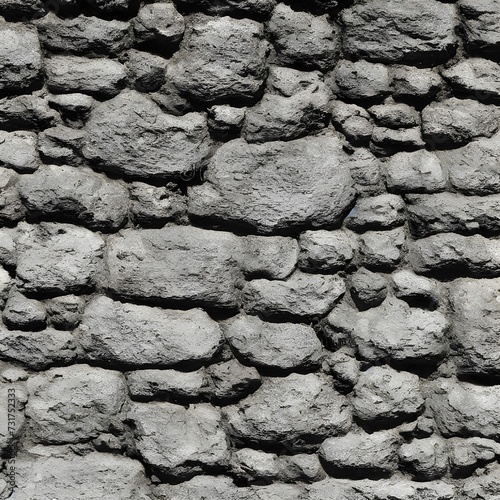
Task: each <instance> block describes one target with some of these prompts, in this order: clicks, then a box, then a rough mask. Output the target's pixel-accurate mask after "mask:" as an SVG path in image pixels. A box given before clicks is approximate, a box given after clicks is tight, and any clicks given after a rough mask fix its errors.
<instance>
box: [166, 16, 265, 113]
mask: <svg viewBox="0 0 500 500" xmlns="http://www.w3.org/2000/svg"><path fill="white" fill-rule="evenodd" d="M268 50H269V44H268V42H266V41H265V40H264V30H263V26H262V25H261V24H259V23H256V22H255V21H251V20H249V19H233V18H231V17H227V16H226V17H221V18H213V17H206V16H202V15H198V16H196V17H195V18H194V19H192V20H191V22H190V23H189V24H188V25H187V27H186V33H185V35H184V39H183V41H182V43H181V48H180V50H179V51H178V52H177V53H176V54H175V56H174V57H173V59H172V62H171V64H169V65H168V69H167V75H168V76H169V78H170V79H171V81H172V82H173V83H174V85H175V86H176V87H177V88H178V89H179V90H180V91H181V92H182V93H184V94H186V95H187V96H188V97H189V98H191V99H193V100H196V101H201V102H203V103H212V104H224V103H226V104H227V103H229V102H230V101H232V100H235V99H238V100H239V101H240V102H241V101H253V100H254V99H255V98H256V96H257V95H258V94H259V92H260V90H261V89H262V87H263V84H264V79H265V77H266V57H267V53H268Z"/></svg>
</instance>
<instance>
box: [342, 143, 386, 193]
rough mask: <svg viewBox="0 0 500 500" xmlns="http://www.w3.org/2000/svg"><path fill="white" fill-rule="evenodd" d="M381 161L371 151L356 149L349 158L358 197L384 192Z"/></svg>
mask: <svg viewBox="0 0 500 500" xmlns="http://www.w3.org/2000/svg"><path fill="white" fill-rule="evenodd" d="M381 165H382V164H381V160H380V159H379V158H378V157H376V156H375V155H374V154H373V153H372V152H371V151H369V150H368V149H364V148H356V149H355V150H354V151H353V153H352V155H351V156H350V158H349V167H350V170H351V175H352V178H353V180H354V183H355V184H354V187H355V188H356V191H357V192H358V193H359V194H360V195H365V196H374V195H378V194H382V193H384V192H385V191H386V188H385V184H384V181H383V177H382V168H381Z"/></svg>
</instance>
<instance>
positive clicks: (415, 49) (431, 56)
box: [341, 0, 457, 64]
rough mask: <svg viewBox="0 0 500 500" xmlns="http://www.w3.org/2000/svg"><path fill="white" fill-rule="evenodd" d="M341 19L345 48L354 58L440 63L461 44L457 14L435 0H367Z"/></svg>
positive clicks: (344, 14) (349, 10) (344, 13)
mask: <svg viewBox="0 0 500 500" xmlns="http://www.w3.org/2000/svg"><path fill="white" fill-rule="evenodd" d="M341 20H342V24H343V25H344V36H343V47H344V50H345V51H346V53H347V54H348V55H349V56H350V57H353V58H363V59H368V60H370V61H380V62H385V63H398V62H409V63H418V62H432V63H434V64H436V63H439V62H440V61H443V60H446V59H448V58H449V57H451V56H452V55H453V53H454V51H455V47H456V45H457V37H456V35H455V26H456V24H457V19H456V15H455V11H454V9H453V7H452V6H451V5H446V4H445V5H443V4H442V3H440V2H437V1H435V0H424V1H421V0H410V1H404V0H383V1H379V0H363V1H362V2H360V3H358V4H356V5H354V6H353V7H351V8H348V9H345V10H344V11H343V12H342V14H341Z"/></svg>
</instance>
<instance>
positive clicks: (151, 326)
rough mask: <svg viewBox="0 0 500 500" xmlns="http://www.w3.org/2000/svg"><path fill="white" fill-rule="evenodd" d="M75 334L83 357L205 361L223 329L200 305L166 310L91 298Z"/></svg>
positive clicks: (133, 362) (162, 363) (155, 362)
mask: <svg viewBox="0 0 500 500" xmlns="http://www.w3.org/2000/svg"><path fill="white" fill-rule="evenodd" d="M75 336H76V338H77V340H78V342H79V343H80V345H81V346H82V348H83V350H84V352H85V356H86V358H87V359H89V360H92V361H100V362H103V363H106V362H108V363H109V362H114V363H119V364H125V365H128V366H141V365H149V366H155V367H167V366H174V365H177V364H179V363H183V362H184V363H188V362H189V363H204V362H208V361H210V360H211V359H212V358H213V357H214V355H215V354H216V353H217V351H218V350H219V347H220V344H221V342H222V333H221V331H220V329H219V327H218V325H217V323H216V322H215V321H213V320H212V319H210V317H209V316H208V315H207V314H206V313H205V312H204V311H202V310H201V309H192V310H189V311H177V310H167V309H159V308H151V307H147V306H139V305H135V304H125V303H122V302H116V301H113V300H111V299H109V298H107V297H103V296H101V297H97V298H95V299H94V300H92V301H91V302H90V303H89V304H87V307H86V308H85V312H84V313H83V317H82V321H81V323H80V327H79V328H78V330H77V331H76V332H75Z"/></svg>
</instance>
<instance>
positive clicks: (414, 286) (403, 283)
mask: <svg viewBox="0 0 500 500" xmlns="http://www.w3.org/2000/svg"><path fill="white" fill-rule="evenodd" d="M392 280H393V282H394V294H395V295H396V297H398V298H399V299H403V300H405V301H406V302H408V303H409V304H410V305H414V306H416V307H422V308H423V309H430V310H434V309H436V308H437V307H438V306H439V304H440V303H442V301H443V295H442V294H443V291H442V289H441V287H440V285H439V282H437V281H435V280H433V279H430V278H426V277H424V276H418V275H417V274H415V273H414V272H413V271H411V270H409V269H401V270H400V271H396V272H395V273H393V274H392Z"/></svg>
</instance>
